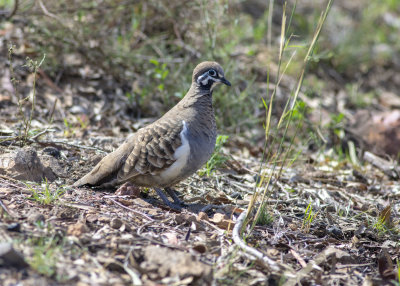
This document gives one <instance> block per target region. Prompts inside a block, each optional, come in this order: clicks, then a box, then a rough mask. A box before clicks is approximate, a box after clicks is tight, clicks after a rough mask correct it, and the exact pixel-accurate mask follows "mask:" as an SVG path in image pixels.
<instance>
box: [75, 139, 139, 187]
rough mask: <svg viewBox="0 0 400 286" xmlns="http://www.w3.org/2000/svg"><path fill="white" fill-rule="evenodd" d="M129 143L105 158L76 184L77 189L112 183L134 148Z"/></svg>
mask: <svg viewBox="0 0 400 286" xmlns="http://www.w3.org/2000/svg"><path fill="white" fill-rule="evenodd" d="M127 143H128V142H125V143H124V144H122V145H121V146H120V147H119V148H118V149H117V150H115V151H114V152H112V153H110V154H108V155H107V156H105V157H104V158H103V159H102V160H101V161H100V162H99V163H98V164H97V165H96V166H95V167H94V168H93V169H92V170H91V171H90V172H89V173H88V174H86V175H85V176H83V177H82V178H81V179H79V180H78V181H76V182H75V183H74V186H75V187H79V186H83V185H91V186H99V185H102V184H103V183H108V182H111V181H112V180H113V179H115V177H116V174H117V173H118V171H119V169H120V168H121V167H122V165H123V163H124V162H125V160H126V158H127V157H128V155H129V154H130V152H131V150H132V147H133V146H130V145H129V144H127Z"/></svg>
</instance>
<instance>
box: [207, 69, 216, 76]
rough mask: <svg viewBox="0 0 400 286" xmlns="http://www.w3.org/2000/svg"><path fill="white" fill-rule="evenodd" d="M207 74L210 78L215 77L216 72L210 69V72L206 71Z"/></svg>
mask: <svg viewBox="0 0 400 286" xmlns="http://www.w3.org/2000/svg"><path fill="white" fill-rule="evenodd" d="M208 74H209V75H210V76H216V75H217V72H216V71H215V70H213V69H210V70H209V71H208Z"/></svg>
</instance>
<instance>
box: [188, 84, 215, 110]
mask: <svg viewBox="0 0 400 286" xmlns="http://www.w3.org/2000/svg"><path fill="white" fill-rule="evenodd" d="M181 103H182V104H183V106H184V107H190V106H193V105H197V104H199V105H204V107H206V106H207V107H209V108H211V109H212V91H211V90H210V89H204V88H201V87H200V86H199V85H198V84H196V83H192V86H191V87H190V89H189V91H188V93H187V94H186V95H185V97H184V98H183V99H182V101H181Z"/></svg>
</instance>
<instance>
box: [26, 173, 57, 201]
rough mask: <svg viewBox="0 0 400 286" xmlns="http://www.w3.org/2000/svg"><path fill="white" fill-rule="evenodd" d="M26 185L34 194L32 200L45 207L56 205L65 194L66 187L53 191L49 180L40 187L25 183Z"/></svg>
mask: <svg viewBox="0 0 400 286" xmlns="http://www.w3.org/2000/svg"><path fill="white" fill-rule="evenodd" d="M25 185H26V187H27V188H28V189H29V190H30V191H31V192H32V197H31V198H30V199H32V200H34V201H36V202H38V203H40V204H44V205H48V204H51V203H54V202H55V201H57V200H58V199H59V198H60V196H62V195H63V194H64V192H65V187H64V186H60V187H57V188H56V189H55V190H51V187H50V185H49V183H48V181H47V179H45V180H44V181H43V183H42V184H40V185H39V184H30V183H25Z"/></svg>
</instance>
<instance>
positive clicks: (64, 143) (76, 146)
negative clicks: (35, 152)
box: [32, 140, 108, 154]
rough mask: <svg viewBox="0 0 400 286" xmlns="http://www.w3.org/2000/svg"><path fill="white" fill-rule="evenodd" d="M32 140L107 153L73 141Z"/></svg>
mask: <svg viewBox="0 0 400 286" xmlns="http://www.w3.org/2000/svg"><path fill="white" fill-rule="evenodd" d="M32 141H33V142H36V143H39V144H50V145H51V144H63V145H67V146H71V147H75V148H78V149H89V150H95V151H99V152H102V153H105V154H108V152H106V151H104V150H102V149H99V148H96V147H90V146H84V145H79V144H73V143H68V142H65V141H60V140H55V141H36V140H32Z"/></svg>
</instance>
